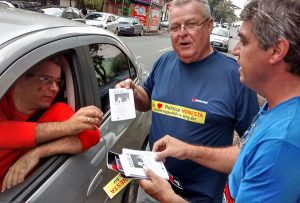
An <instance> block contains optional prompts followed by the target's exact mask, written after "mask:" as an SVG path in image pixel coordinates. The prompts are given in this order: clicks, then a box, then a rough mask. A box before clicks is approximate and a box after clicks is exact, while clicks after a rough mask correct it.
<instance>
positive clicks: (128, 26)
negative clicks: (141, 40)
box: [117, 16, 144, 36]
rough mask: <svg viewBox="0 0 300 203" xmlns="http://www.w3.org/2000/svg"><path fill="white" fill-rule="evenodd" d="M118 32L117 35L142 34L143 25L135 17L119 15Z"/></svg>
mask: <svg viewBox="0 0 300 203" xmlns="http://www.w3.org/2000/svg"><path fill="white" fill-rule="evenodd" d="M117 21H118V22H119V27H118V34H119V35H140V36H142V35H143V34H144V25H143V24H142V23H141V22H140V21H139V19H137V18H135V17H129V16H120V17H119V18H118V19H117Z"/></svg>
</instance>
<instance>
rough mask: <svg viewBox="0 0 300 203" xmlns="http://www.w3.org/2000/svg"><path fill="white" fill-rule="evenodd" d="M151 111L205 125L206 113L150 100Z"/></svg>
mask: <svg viewBox="0 0 300 203" xmlns="http://www.w3.org/2000/svg"><path fill="white" fill-rule="evenodd" d="M152 111H153V112H155V113H160V114H164V115H167V116H172V117H176V118H180V119H183V120H187V121H191V122H195V123H201V124H204V123H205V117H206V112H203V111H198V110H195V109H191V108H186V107H184V106H178V105H174V104H169V103H165V102H160V101H155V100H152Z"/></svg>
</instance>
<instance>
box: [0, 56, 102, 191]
mask: <svg viewBox="0 0 300 203" xmlns="http://www.w3.org/2000/svg"><path fill="white" fill-rule="evenodd" d="M59 62H60V59H59V57H55V58H52V59H48V60H45V61H42V62H40V63H38V64H37V65H35V66H34V67H32V68H31V69H30V70H29V72H27V73H25V74H24V75H23V76H21V77H20V78H19V79H18V80H17V81H16V83H15V84H14V86H13V87H12V88H11V89H10V90H9V91H8V92H7V94H6V95H5V96H4V97H3V98H2V99H1V101H0V187H2V188H1V192H3V191H5V190H7V189H10V188H11V187H13V186H15V185H17V184H20V183H21V182H23V181H24V179H25V178H26V176H27V175H28V174H29V173H30V172H31V171H32V169H34V168H35V167H36V166H37V165H38V163H39V161H40V159H42V158H44V157H49V156H52V155H56V154H62V153H63V154H66V153H67V154H78V153H80V152H82V151H84V150H87V149H89V148H90V147H92V146H93V145H95V144H97V143H98V141H99V139H100V131H99V129H98V127H99V126H100V123H101V121H102V116H103V113H102V112H101V111H100V110H99V109H98V108H97V107H95V106H88V107H83V108H81V109H79V110H78V111H77V112H76V113H74V111H73V110H72V108H71V107H70V106H69V105H67V104H65V103H62V102H57V103H54V102H53V101H54V99H55V98H56V96H57V94H58V92H59V89H60V87H61V85H62V84H63V80H62V78H61V65H60V63H59Z"/></svg>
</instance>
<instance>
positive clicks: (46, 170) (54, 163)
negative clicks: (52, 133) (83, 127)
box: [0, 35, 135, 202]
mask: <svg viewBox="0 0 300 203" xmlns="http://www.w3.org/2000/svg"><path fill="white" fill-rule="evenodd" d="M74 39H75V40H74ZM108 39H110V40H111V42H112V43H114V44H115V45H116V46H117V47H118V48H120V49H121V50H122V51H123V52H125V53H126V55H131V53H130V51H129V50H128V49H126V48H125V47H123V46H122V43H121V42H119V41H117V40H115V39H112V38H107V37H105V36H97V35H93V36H80V37H78V36H71V37H69V36H68V37H66V38H64V39H59V40H56V41H52V42H49V43H46V44H44V45H42V46H39V47H35V48H33V49H32V50H31V51H28V52H27V53H23V56H20V58H18V59H17V60H16V61H15V62H14V63H13V64H11V65H10V68H9V69H7V70H6V73H5V75H6V76H9V77H7V78H5V77H4V78H1V83H0V84H2V83H6V84H5V86H6V87H10V86H11V85H12V84H13V82H14V80H11V78H15V79H17V78H19V76H20V75H21V74H22V73H23V72H25V70H26V69H29V67H32V65H34V64H36V63H37V62H39V61H40V60H41V59H43V58H46V57H48V56H49V55H52V54H56V53H59V52H61V51H65V50H74V51H75V52H76V53H77V54H76V56H77V57H78V61H77V62H78V70H76V71H78V73H77V74H75V75H76V80H78V82H76V83H77V85H78V86H77V90H75V91H80V92H82V94H79V95H78V94H77V95H78V98H76V99H77V100H78V102H79V104H80V105H79V104H78V102H76V105H77V106H76V108H78V107H79V106H82V105H89V104H93V105H96V106H98V107H100V105H101V104H100V101H99V100H98V98H99V96H97V93H95V92H97V91H95V90H94V89H95V87H96V86H97V84H96V81H95V80H93V77H91V74H94V70H93V67H91V62H90V59H88V57H87V48H85V46H86V45H85V44H86V40H89V41H90V40H95V42H97V43H100V42H103V43H104V42H107V41H108ZM75 41H76V44H74V42H75ZM37 46H38V45H37ZM59 47H63V48H59ZM131 62H132V63H133V64H134V63H135V62H134V61H131ZM86 64H89V65H88V66H87V67H85V68H88V70H89V71H86V69H83V67H84V66H85V65H86ZM20 67H22V68H20ZM27 67H28V68H27ZM16 72H17V74H16ZM79 73H80V74H79ZM2 76H3V75H1V77H2ZM79 81H81V82H79ZM83 81H85V82H83ZM7 89H8V88H7ZM86 89H89V90H93V91H84V90H86ZM109 114H110V112H109V113H108V116H107V117H106V118H105V120H104V122H109V120H110V119H108V118H109V117H110V116H109ZM102 126H105V125H102ZM102 126H101V127H102ZM100 130H101V132H102V131H103V132H105V129H102V128H100ZM107 141H108V140H105V139H101V141H100V142H99V143H98V144H97V145H96V146H95V147H93V148H92V149H90V150H88V151H87V152H85V153H82V154H80V155H77V156H71V157H70V156H67V155H60V156H54V157H52V158H50V159H49V160H48V161H47V162H46V164H45V165H42V166H41V167H40V168H38V169H37V170H36V171H35V172H34V173H33V174H32V175H31V176H30V177H28V179H26V180H25V181H24V183H23V184H21V185H19V186H16V187H15V188H12V189H11V190H9V191H7V192H5V193H3V195H2V196H1V198H0V201H14V202H39V201H41V200H42V201H43V202H53V201H55V200H54V199H55V193H59V192H61V191H60V190H61V189H60V187H57V186H59V185H63V184H64V183H63V182H64V181H65V180H59V178H57V177H59V176H60V175H61V174H68V173H69V172H71V171H72V170H71V169H72V168H71V169H70V165H72V164H73V163H77V162H79V163H81V164H76V169H81V170H83V171H85V173H87V174H91V173H92V174H94V175H92V177H91V178H90V179H88V180H86V181H88V183H82V193H78V194H73V196H71V197H70V198H71V199H65V200H66V201H65V202H83V201H87V199H88V198H89V197H87V196H86V195H87V192H88V191H87V190H88V189H89V186H90V184H91V182H92V181H93V179H94V177H95V176H96V175H97V174H98V173H99V172H100V170H101V169H103V174H102V176H103V177H105V178H103V180H102V183H103V182H105V183H106V182H107V181H108V180H109V179H111V178H112V177H113V175H115V174H114V173H110V174H111V175H108V176H107V175H106V172H105V171H107V169H106V168H93V169H91V170H88V169H86V168H89V167H84V166H86V162H85V160H88V161H89V158H91V157H93V159H92V160H91V162H92V163H91V165H92V166H94V165H96V164H97V163H96V162H99V160H100V162H101V166H105V163H103V162H105V157H103V156H104V155H103V154H104V153H105V154H106V151H107V148H106V146H107V143H106V142H107ZM118 145H120V144H118ZM112 146H113V144H112ZM112 149H113V148H112ZM103 150H104V153H103ZM95 157H98V158H99V159H98V160H97V159H95ZM98 164H99V163H98ZM67 169H69V170H67ZM86 170H88V171H86ZM51 179H55V180H54V182H52V183H51V181H52V180H51ZM43 181H45V182H43ZM55 181H56V182H55ZM69 181H72V180H69ZM50 186H51V188H50ZM49 188H50V190H51V189H52V190H53V189H54V191H53V192H52V193H53V195H54V196H52V198H50V197H49V196H47V194H46V193H44V192H45V191H47V190H48V189H49ZM97 189H99V188H97ZM55 191H57V192H55ZM96 191H99V190H96V189H95V190H94V191H92V192H91V194H92V195H91V196H92V197H95V196H100V198H101V196H102V195H103V196H102V197H103V198H102V199H100V200H99V199H98V201H100V202H102V201H104V199H106V198H107V197H106V196H105V194H104V192H103V190H101V191H99V193H95V192H96ZM123 192H124V191H123ZM44 194H46V198H45V197H43V195H44ZM65 196H66V198H68V196H70V195H68V194H67V193H66V194H65ZM121 198H122V192H121V193H120V194H119V195H118V197H117V198H116V199H115V200H116V202H121ZM91 201H93V200H91Z"/></svg>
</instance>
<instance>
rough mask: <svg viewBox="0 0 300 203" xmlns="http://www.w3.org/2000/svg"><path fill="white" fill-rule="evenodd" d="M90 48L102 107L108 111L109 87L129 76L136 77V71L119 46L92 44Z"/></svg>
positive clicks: (104, 110)
mask: <svg viewBox="0 0 300 203" xmlns="http://www.w3.org/2000/svg"><path fill="white" fill-rule="evenodd" d="M89 48H90V54H91V57H92V59H93V64H94V69H95V76H96V79H97V83H98V87H99V93H100V100H101V109H102V111H103V112H104V113H106V112H107V111H108V109H109V96H108V90H109V88H114V87H115V85H116V84H117V83H119V82H120V81H122V80H125V79H127V78H131V79H134V78H135V77H136V72H135V69H134V68H133V66H132V64H131V62H130V60H129V59H128V57H127V56H126V55H125V54H124V53H123V52H122V51H121V50H120V49H119V48H117V47H115V46H113V45H110V44H91V45H89Z"/></svg>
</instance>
